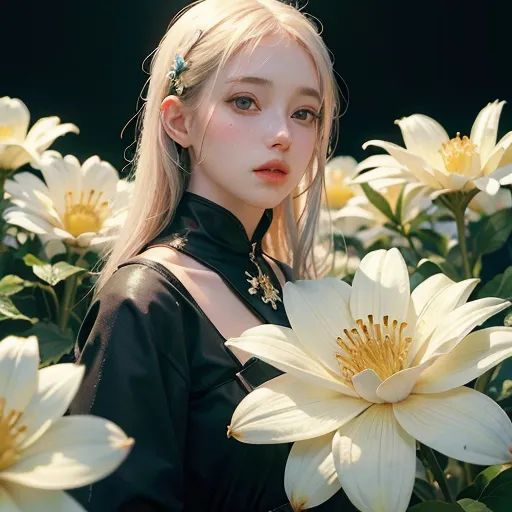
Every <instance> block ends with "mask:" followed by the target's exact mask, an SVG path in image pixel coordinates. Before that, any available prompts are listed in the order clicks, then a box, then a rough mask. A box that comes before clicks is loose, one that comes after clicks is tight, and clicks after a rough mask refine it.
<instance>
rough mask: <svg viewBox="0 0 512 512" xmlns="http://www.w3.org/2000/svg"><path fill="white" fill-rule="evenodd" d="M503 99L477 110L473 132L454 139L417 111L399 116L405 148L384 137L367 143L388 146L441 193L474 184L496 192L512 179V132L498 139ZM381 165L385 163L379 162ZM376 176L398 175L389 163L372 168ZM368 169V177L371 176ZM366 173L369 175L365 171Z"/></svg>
mask: <svg viewBox="0 0 512 512" xmlns="http://www.w3.org/2000/svg"><path fill="white" fill-rule="evenodd" d="M504 104H505V102H504V101H501V102H498V101H497V100H496V101H495V102H493V103H489V104H488V105H487V106H486V107H485V108H483V109H482V111H481V112H480V113H479V114H478V116H477V118H476V120H475V122H474V124H473V127H472V129H471V134H470V137H469V138H468V137H467V136H463V137H461V136H460V134H457V136H456V137H455V138H453V139H450V138H449V136H448V134H447V133H446V131H445V129H444V128H443V127H442V126H441V125H440V124H439V123H438V122H437V121H435V120H434V119H432V118H430V117H428V116H425V115H422V114H414V115H412V116H409V117H404V118H402V119H400V120H399V121H396V123H397V124H398V126H399V127H400V130H401V131H402V136H403V138H404V143H405V147H406V149H404V148H402V147H400V146H398V145H396V144H392V143H390V142H385V141H382V140H371V141H368V142H366V143H365V144H364V145H363V148H364V149H366V148H367V147H368V146H377V147H380V148H382V149H385V150H386V151H387V152H388V153H389V154H390V155H391V156H392V157H393V158H394V159H396V160H397V161H398V162H399V163H400V164H401V165H403V166H404V167H406V168H407V169H408V170H409V171H410V173H412V174H413V175H414V176H415V177H416V179H417V180H419V181H420V182H422V183H423V184H424V185H426V186H428V187H430V188H432V189H434V190H436V191H437V193H440V192H441V191H442V192H448V191H453V190H462V191H468V190H471V189H474V188H475V187H476V188H478V189H480V190H483V191H485V192H487V193H488V194H491V195H494V194H496V193H497V192H498V190H499V188H500V185H508V184H511V183H512V165H507V164H510V162H509V160H510V157H509V153H508V152H507V150H508V149H509V148H510V147H511V146H512V132H509V133H507V134H506V135H505V136H504V137H503V138H502V139H501V140H500V141H499V142H498V143H497V144H496V138H497V132H498V123H499V119H500V115H501V111H502V109H503V105H504ZM378 167H382V166H381V165H379V166H378ZM371 172H373V173H374V175H375V177H376V176H378V177H379V178H384V177H389V178H391V177H396V170H394V169H392V168H390V169H388V170H387V171H383V170H382V169H379V170H378V171H377V170H374V171H371ZM374 175H372V174H370V176H369V178H371V179H373V178H374ZM367 178H368V176H367Z"/></svg>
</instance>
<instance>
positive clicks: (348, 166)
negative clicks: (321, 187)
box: [324, 156, 359, 210]
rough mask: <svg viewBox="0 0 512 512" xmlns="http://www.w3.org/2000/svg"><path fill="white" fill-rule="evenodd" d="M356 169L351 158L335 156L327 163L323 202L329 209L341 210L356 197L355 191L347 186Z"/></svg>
mask: <svg viewBox="0 0 512 512" xmlns="http://www.w3.org/2000/svg"><path fill="white" fill-rule="evenodd" d="M356 169H357V161H356V160H355V159H354V158H352V157H351V156H337V157H335V158H333V159H332V160H330V161H329V162H327V165H326V166H325V192H326V196H325V198H324V200H325V202H326V203H327V206H328V207H329V209H331V210H337V209H340V208H343V206H345V205H346V204H347V202H348V200H349V199H350V198H352V197H354V196H355V195H356V193H357V190H356V189H355V188H354V187H352V186H350V185H348V181H349V180H350V179H352V178H353V177H354V176H355V175H356V174H357V172H356ZM358 188H359V187H358Z"/></svg>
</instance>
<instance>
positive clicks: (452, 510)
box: [407, 501, 464, 512]
mask: <svg viewBox="0 0 512 512" xmlns="http://www.w3.org/2000/svg"><path fill="white" fill-rule="evenodd" d="M407 510H408V512H463V510H464V509H463V508H462V507H461V506H460V505H458V504H457V503H446V502H445V501H425V502H424V503H420V504H419V505H415V506H414V507H411V508H409V509H407Z"/></svg>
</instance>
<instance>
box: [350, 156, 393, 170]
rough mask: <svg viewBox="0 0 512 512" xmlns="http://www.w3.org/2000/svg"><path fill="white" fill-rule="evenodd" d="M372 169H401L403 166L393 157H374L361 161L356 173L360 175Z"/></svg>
mask: <svg viewBox="0 0 512 512" xmlns="http://www.w3.org/2000/svg"><path fill="white" fill-rule="evenodd" d="M372 167H388V168H393V167H394V168H396V169H399V168H401V167H402V165H401V164H400V162H398V161H397V160H396V159H395V158H393V157H392V156H391V155H372V156H369V157H368V158H365V159H364V160H361V162H359V163H358V164H357V167H356V171H357V173H360V172H361V171H364V170H366V169H371V168H372Z"/></svg>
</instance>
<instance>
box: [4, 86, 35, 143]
mask: <svg viewBox="0 0 512 512" xmlns="http://www.w3.org/2000/svg"><path fill="white" fill-rule="evenodd" d="M0 123H1V124H2V125H3V126H5V125H7V126H8V127H9V128H10V129H11V130H12V133H11V137H10V140H17V141H22V140H23V139H25V136H26V134H27V129H28V125H29V123H30V112H29V110H28V108H27V106H26V105H25V103H23V101H21V100H20V99H18V98H10V97H9V96H3V97H2V98H0Z"/></svg>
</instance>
